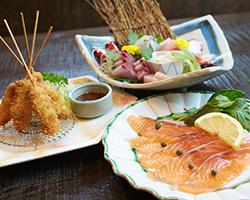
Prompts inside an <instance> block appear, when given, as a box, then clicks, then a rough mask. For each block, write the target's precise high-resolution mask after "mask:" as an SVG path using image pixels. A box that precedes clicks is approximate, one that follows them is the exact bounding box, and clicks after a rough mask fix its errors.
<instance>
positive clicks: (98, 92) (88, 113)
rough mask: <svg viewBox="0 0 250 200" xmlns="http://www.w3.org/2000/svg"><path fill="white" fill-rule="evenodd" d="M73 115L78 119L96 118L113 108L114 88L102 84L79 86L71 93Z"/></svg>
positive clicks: (91, 83) (94, 83)
mask: <svg viewBox="0 0 250 200" xmlns="http://www.w3.org/2000/svg"><path fill="white" fill-rule="evenodd" d="M69 99H70V104H71V108H72V111H73V113H74V114H75V115H76V116H77V117H82V118H94V117H98V116H101V115H103V114H105V113H107V112H108V111H109V110H110V109H111V108H112V105H113V103H112V88H111V87H110V86H109V85H108V84H106V83H102V82H89V83H85V84H81V85H78V86H77V87H75V88H73V90H71V91H70V93H69Z"/></svg>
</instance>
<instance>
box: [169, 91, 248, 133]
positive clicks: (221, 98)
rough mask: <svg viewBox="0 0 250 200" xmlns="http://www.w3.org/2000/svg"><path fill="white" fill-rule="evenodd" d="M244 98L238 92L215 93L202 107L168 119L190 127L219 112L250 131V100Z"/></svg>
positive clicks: (175, 114)
mask: <svg viewBox="0 0 250 200" xmlns="http://www.w3.org/2000/svg"><path fill="white" fill-rule="evenodd" d="M244 96H245V93H244V92H242V91H240V90H223V91H219V92H215V93H214V94H213V95H212V96H211V98H210V99H209V100H208V102H207V103H206V104H205V105H204V106H202V107H200V108H198V109H197V108H192V109H191V110H188V111H187V112H183V113H174V114H172V115H170V116H169V117H170V118H172V119H174V120H180V121H184V123H185V124H187V125H189V126H192V125H194V122H195V120H196V119H198V118H199V117H200V116H202V115H204V114H206V113H211V112H221V113H226V114H228V115H230V116H232V117H234V118H235V119H237V120H238V121H239V122H240V123H241V125H242V126H243V128H244V129H246V130H247V131H250V100H249V99H246V98H244Z"/></svg>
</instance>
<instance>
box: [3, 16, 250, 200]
mask: <svg viewBox="0 0 250 200" xmlns="http://www.w3.org/2000/svg"><path fill="white" fill-rule="evenodd" d="M215 18H216V19H217V21H218V23H219V25H220V26H221V28H222V29H223V31H224V33H225V36H226V38H227V40H228V42H229V45H230V47H231V50H232V52H233V56H234V61H235V64H234V68H233V70H231V71H230V72H227V73H225V74H223V75H221V76H218V77H216V78H213V79H211V80H209V81H206V82H204V83H202V84H199V85H196V86H192V87H191V88H192V89H196V90H213V91H215V90H219V89H224V88H237V89H241V90H243V91H245V92H246V94H247V97H248V98H249V97H250V87H249V85H250V13H244V14H232V15H224V16H216V17H215ZM180 21H185V20H171V21H170V24H176V23H179V22H180ZM9 23H10V25H11V21H10V22H9ZM75 34H90V35H107V34H110V33H109V30H108V28H107V27H100V28H92V29H82V30H72V31H65V32H54V33H53V34H52V36H51V39H50V41H49V43H48V44H47V45H46V47H45V49H44V51H43V52H42V54H41V56H40V58H39V59H38V61H37V63H36V65H35V66H36V67H35V68H36V69H37V70H39V71H50V72H55V73H58V74H61V75H64V76H66V77H68V78H72V77H76V76H80V75H87V74H90V75H94V74H93V72H92V71H91V70H90V68H89V67H88V65H87V63H86V62H85V60H84V59H83V57H82V55H81V53H80V51H79V49H78V48H77V45H76V42H75V39H74V36H75ZM42 38H43V34H38V36H37V43H39V42H41V40H42ZM17 39H18V42H19V44H20V46H22V48H23V49H24V38H23V36H18V37H17ZM7 40H8V38H7ZM23 74H24V71H23V69H21V68H20V67H19V66H18V63H17V62H16V61H15V60H14V59H13V58H12V56H11V55H10V54H9V53H8V52H7V51H6V50H5V49H4V47H3V46H0V96H2V95H3V94H4V90H5V87H6V86H7V85H8V84H9V83H10V82H12V81H15V80H16V79H19V78H21V77H22V75H23ZM128 92H131V93H133V94H136V95H138V96H139V97H141V96H143V95H145V94H144V93H142V92H140V91H128ZM149 93H154V92H153V91H152V92H149ZM149 93H148V94H149ZM0 160H1V158H0ZM0 199H86V200H87V199H114V200H116V199H121V200H122V199H124V200H125V199H130V200H132V199H136V200H138V199H154V197H153V196H152V195H150V194H148V193H146V192H142V191H137V190H135V189H133V188H132V187H131V186H130V185H129V183H128V182H127V181H126V180H124V179H123V178H120V177H117V176H116V175H115V174H114V173H113V172H112V169H111V166H110V164H109V163H108V162H107V161H105V159H104V157H103V146H102V144H98V145H95V146H92V147H88V148H83V149H80V150H76V151H72V152H68V153H64V154H60V155H56V156H52V157H48V158H43V159H39V160H35V161H31V162H27V163H22V164H18V165H14V166H9V167H4V168H0Z"/></svg>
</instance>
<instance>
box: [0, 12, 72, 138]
mask: <svg viewBox="0 0 250 200" xmlns="http://www.w3.org/2000/svg"><path fill="white" fill-rule="evenodd" d="M21 16H22V22H23V29H24V34H25V39H26V46H27V48H29V44H28V39H27V33H26V27H25V22H24V16H23V14H22V13H21ZM38 16H39V11H37V14H36V20H35V26H34V34H33V39H32V47H31V51H29V50H28V52H29V53H28V54H29V66H28V65H27V64H26V61H25V60H24V57H23V55H22V53H21V51H20V48H19V46H18V44H17V42H16V40H15V37H14V35H13V33H12V31H11V29H10V27H9V25H8V22H7V20H4V23H5V25H6V27H7V29H8V32H9V33H10V36H11V39H12V41H13V43H14V45H15V47H16V50H17V52H18V55H16V54H15V53H14V51H13V50H12V49H11V48H10V46H9V45H8V44H7V43H6V41H5V40H4V39H3V38H2V37H0V40H1V41H2V42H3V44H4V45H5V46H6V47H7V49H8V50H9V51H10V52H11V53H12V55H13V56H14V57H15V58H16V59H17V61H18V62H19V63H20V65H21V66H23V67H24V69H25V70H26V72H27V74H26V75H25V76H24V78H23V79H22V80H19V81H16V83H11V84H10V85H9V86H8V88H7V89H6V95H5V96H4V97H3V101H2V104H0V125H1V126H2V125H4V124H6V123H7V122H8V121H10V120H13V126H14V127H15V128H16V130H18V131H22V130H23V129H24V128H26V127H27V126H29V125H30V123H31V120H32V119H31V118H32V116H33V115H34V116H36V117H38V118H39V119H40V121H41V124H42V130H43V132H44V134H47V135H53V134H55V133H57V132H58V131H59V130H60V119H69V118H71V117H72V113H71V110H70V109H69V108H68V107H67V106H66V105H65V100H64V98H63V96H61V95H60V92H59V91H58V90H57V89H56V88H54V87H52V86H50V85H47V84H46V83H45V82H44V80H43V76H42V74H41V73H40V72H36V71H34V68H33V65H34V63H35V61H36V59H37V58H38V56H39V54H40V53H41V51H42V49H43V47H44V45H45V43H46V41H47V40H48V38H49V36H50V33H51V31H52V27H50V29H49V31H48V33H47V34H46V36H45V38H44V40H43V42H42V44H41V46H40V48H39V50H38V51H37V53H36V55H35V57H34V58H33V54H34V50H35V49H34V48H35V40H36V32H37V24H38Z"/></svg>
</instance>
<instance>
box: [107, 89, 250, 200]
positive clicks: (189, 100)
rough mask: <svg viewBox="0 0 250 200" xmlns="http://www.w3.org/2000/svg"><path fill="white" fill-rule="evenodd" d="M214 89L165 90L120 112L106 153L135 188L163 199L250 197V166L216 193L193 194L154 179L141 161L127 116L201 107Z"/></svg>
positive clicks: (117, 171) (112, 125)
mask: <svg viewBox="0 0 250 200" xmlns="http://www.w3.org/2000/svg"><path fill="white" fill-rule="evenodd" d="M211 95H212V93H211V92H186V93H165V94H161V95H155V96H151V97H148V98H144V99H142V100H140V101H137V102H136V103H134V104H132V105H130V106H128V107H127V108H126V109H124V110H123V111H121V112H120V113H118V114H117V115H116V116H115V118H114V119H113V120H112V122H111V123H110V124H109V125H108V126H107V128H106V133H105V136H104V138H103V145H104V148H105V150H104V156H105V158H106V159H107V160H108V161H109V162H110V164H111V165H112V168H113V171H114V173H115V174H117V175H118V176H121V177H124V178H125V179H126V180H127V181H128V182H129V183H130V184H131V185H132V186H133V187H134V188H135V189H138V190H144V191H147V192H149V193H151V194H153V195H154V196H156V197H157V198H159V199H182V200H239V199H241V200H243V199H250V182H249V180H250V168H249V169H247V170H246V171H244V172H243V173H242V174H241V175H240V176H239V177H237V178H235V179H234V180H233V181H231V182H230V183H227V184H226V185H225V186H224V187H223V188H221V189H219V190H217V191H216V192H209V193H203V194H196V195H195V194H191V193H185V192H182V191H179V190H177V189H174V188H173V187H171V185H168V184H166V183H161V182H156V181H152V180H151V179H149V178H148V177H147V174H146V172H145V170H144V169H143V168H142V167H141V165H140V163H139V162H138V161H137V155H136V153H135V152H134V151H132V149H131V148H130V143H129V140H130V139H132V138H135V137H137V136H138V135H137V133H136V132H135V131H134V130H133V129H132V128H131V127H130V125H129V123H128V121H127V118H128V116H130V115H142V116H146V117H150V118H154V119H156V118H158V117H161V116H166V115H169V114H171V113H175V112H184V111H185V110H184V109H190V108H192V107H196V108H199V107H200V106H202V105H204V104H205V103H206V102H207V100H208V99H209V98H210V97H211Z"/></svg>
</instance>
